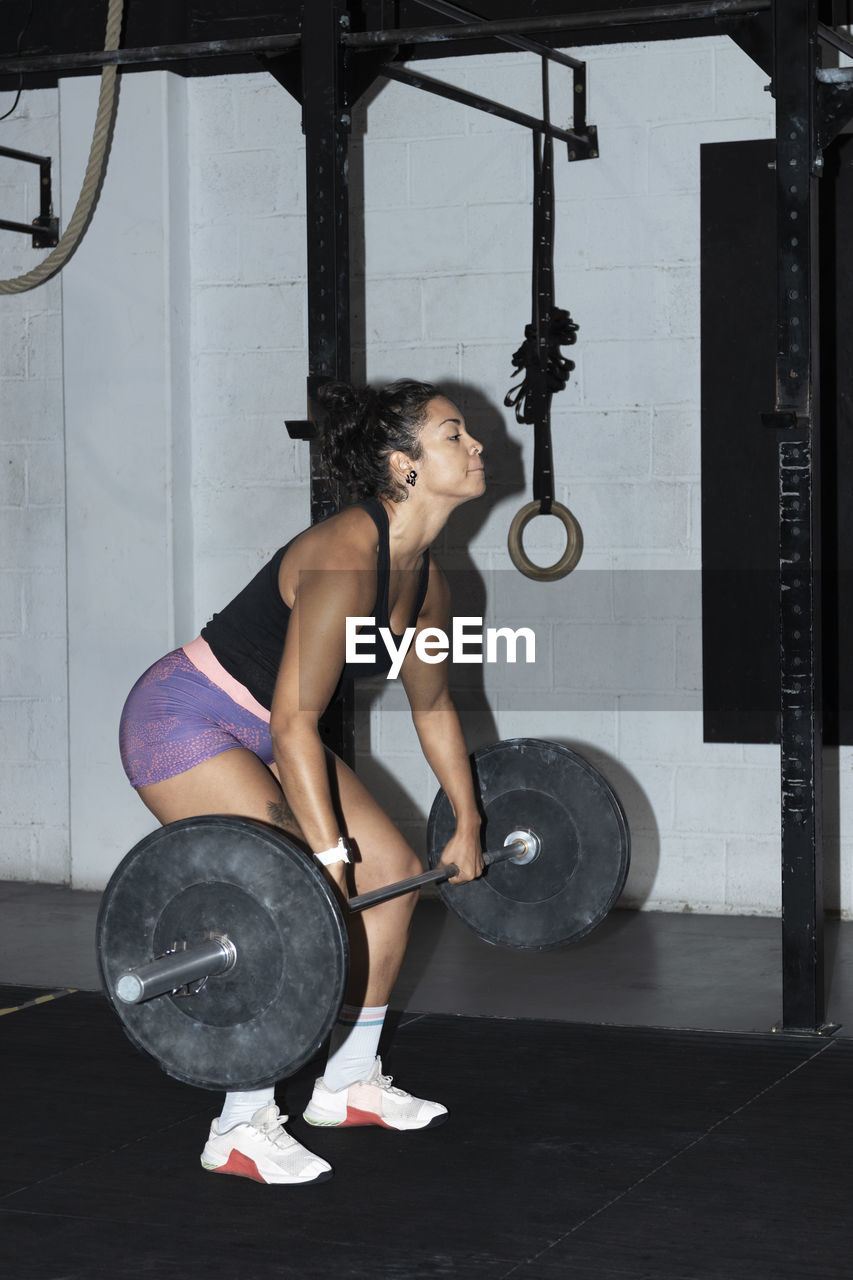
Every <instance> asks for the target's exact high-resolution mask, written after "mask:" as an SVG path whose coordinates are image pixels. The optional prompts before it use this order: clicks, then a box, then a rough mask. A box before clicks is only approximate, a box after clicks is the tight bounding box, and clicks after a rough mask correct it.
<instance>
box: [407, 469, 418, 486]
mask: <svg viewBox="0 0 853 1280" xmlns="http://www.w3.org/2000/svg"><path fill="white" fill-rule="evenodd" d="M417 478H418V473H417V471H410V472H409V473H408V474H407V476H406V484H410V485H411V486H412V488H413V489H414V487H415V481H416V480H417Z"/></svg>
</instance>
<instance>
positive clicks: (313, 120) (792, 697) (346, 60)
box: [0, 0, 853, 1034]
mask: <svg viewBox="0 0 853 1280" xmlns="http://www.w3.org/2000/svg"><path fill="white" fill-rule="evenodd" d="M478 2H480V3H481V2H482V0H478ZM579 2H580V3H581V4H583V3H584V2H586V3H587V4H588V6H589V7H588V8H585V9H582V10H580V9H579V10H577V11H576V10H575V8H574V7H573V6H572V5H571V3H570V0H563V2H562V3H561V0H539V3H538V4H537V6H536V8H537V16H535V17H531V15H530V13H529V11H528V10H529V7H530V6H528V5H527V4H523V3H521V0H517V2H516V0H493V2H492V3H490V5H489V9H490V16H489V18H488V19H484V18H479V17H477V16H476V15H473V13H472V11H471V10H470V9H468V8H463V7H462V6H459V5H456V4H451V3H449V0H397V3H395V4H394V6H393V10H394V14H395V20H396V21H397V22H398V26H396V27H393V28H389V27H388V26H387V25H385V23H384V21H383V19H384V17H385V14H386V13H387V12H388V10H389V8H390V6H389V5H387V4H386V3H384V0H352V2H350V0H326V2H325V3H322V4H313V3H311V4H309V3H305V4H304V5H299V4H285V5H284V6H282V5H281V4H279V5H278V6H277V8H276V9H275V10H274V11H272V10H271V12H270V14H268V15H255V16H254V17H253V16H252V15H248V16H246V17H242V18H239V19H238V23H237V25H236V26H235V25H233V23H234V14H233V8H232V7H230V6H227V5H226V3H225V0H211V2H210V4H209V5H208V6H207V16H208V18H209V21H208V27H209V35H210V36H211V37H212V38H209V39H207V40H195V41H185V42H183V43H175V42H174V41H173V42H172V43H171V44H166V43H161V44H150V45H146V43H145V41H144V40H138V43H137V47H135V48H129V49H125V50H120V51H118V53H116V54H115V55H105V54H103V53H80V52H79V51H78V49H77V48H76V47H75V44H74V40H75V39H76V40H80V39H83V38H84V37H83V36H82V35H80V34H79V32H80V31H82V30H83V28H84V26H85V29H86V30H87V31H88V30H89V29H92V30H93V32H94V30H96V29H97V28H92V27H91V20H90V16H88V15H83V14H82V13H81V12H80V6H76V7H75V23H77V33H76V34H75V36H74V37H73V38H72V37H71V36H70V35H69V36H67V37H66V40H65V44H66V52H64V53H53V54H50V55H46V56H40V57H26V56H25V57H16V58H7V59H0V87H3V77H4V76H5V77H6V78H7V80H8V78H9V77H10V76H11V75H12V74H13V73H14V74H15V75H19V74H20V75H22V76H24V78H25V82H26V81H27V79H29V81H30V83H33V84H44V83H46V82H50V79H49V78H50V76H51V75H53V77H54V80H53V82H55V77H56V75H57V74H60V73H71V74H74V73H80V72H81V71H83V70H91V69H93V68H96V67H99V66H102V65H105V64H106V63H108V62H114V63H115V64H117V65H121V66H123V67H124V68H125V69H126V70H128V71H129V70H133V69H134V68H136V69H141V68H142V67H146V66H148V67H150V66H157V65H161V64H166V63H168V62H169V61H172V60H174V65H175V69H176V70H178V71H180V72H182V73H183V74H207V73H208V72H209V71H210V69H211V66H212V65H215V66H216V68H217V69H218V70H225V71H234V70H235V69H238V70H246V71H248V70H253V69H255V68H256V67H257V60H258V59H259V60H260V61H261V65H263V66H265V67H266V68H267V69H268V70H269V71H270V72H271V73H272V74H273V75H275V76H276V78H277V79H278V80H279V81H280V82H281V83H282V84H283V85H285V87H287V88H288V89H289V90H290V91H291V92H292V93H294V94H295V95H296V96H297V97H298V98H299V99H300V101H301V102H302V104H303V110H304V129H305V134H306V147H307V170H308V183H309V199H310V207H311V209H312V217H311V218H310V219H309V221H308V254H309V270H308V276H309V283H308V290H309V386H308V392H309V406H310V407H309V418H310V417H311V416H312V414H313V400H314V394H315V392H316V388H317V385H318V383H319V382H321V381H322V380H324V379H326V378H329V377H347V376H348V373H349V369H350V334H349V244H348V233H347V221H348V194H347V175H346V160H347V145H348V130H349V123H350V120H349V114H350V110H351V107H352V104H353V103H354V102H355V101H356V100H357V98H358V96H359V95H360V93H361V92H363V91H364V89H365V88H366V87H367V86H368V85H369V84H370V83H371V82H372V81H373V80H375V78H376V77H377V76H380V75H384V76H386V77H387V78H393V79H397V80H400V81H403V82H405V83H408V84H413V85H416V86H417V87H419V88H423V89H427V90H428V91H430V92H436V93H443V94H445V96H454V97H455V98H456V100H457V101H464V102H466V103H467V104H468V105H470V106H472V107H475V108H477V109H480V110H486V111H490V112H492V113H494V114H500V115H502V116H504V117H505V118H507V119H515V120H516V121H517V123H520V124H523V125H525V126H527V127H529V128H533V129H538V130H540V131H548V130H546V129H545V128H544V122H543V121H536V120H535V119H533V118H532V117H527V116H524V115H523V114H522V113H510V111H509V109H507V108H504V107H502V106H501V105H500V104H496V103H492V102H489V100H487V99H482V98H478V96H477V95H474V94H467V93H462V92H461V91H457V90H452V89H451V88H450V87H449V86H445V85H441V84H440V83H439V82H438V81H435V80H434V79H432V78H431V77H426V76H419V75H417V74H416V73H414V72H412V71H410V70H409V69H408V68H404V67H401V66H400V65H399V63H400V62H401V61H406V62H410V61H412V60H413V59H417V58H429V57H436V56H441V57H446V56H448V55H451V56H453V55H464V54H469V53H471V52H489V53H491V52H498V51H499V50H500V49H502V48H505V47H506V45H507V44H508V43H509V44H511V45H513V47H521V48H527V49H530V48H531V47H532V48H533V49H534V51H535V52H539V53H540V54H542V55H543V56H548V57H550V58H551V59H553V60H554V61H558V62H563V63H564V64H565V65H569V66H571V67H572V69H573V71H575V74H576V75H578V74H579V73H578V72H577V68H576V66H575V62H574V60H573V59H570V58H568V57H567V55H564V54H560V53H557V52H556V51H553V50H551V49H550V47H549V46H550V45H551V44H553V43H558V42H562V43H564V44H565V43H569V42H570V40H574V41H575V42H576V43H593V42H595V43H615V42H620V41H624V40H627V39H632V38H638V39H639V38H643V39H660V38H669V39H677V38H679V37H681V36H696V35H699V34H705V33H707V32H709V31H716V32H719V33H725V34H728V35H729V36H730V37H731V38H732V39H733V40H734V41H736V42H737V43H738V44H739V45H740V46H741V48H743V49H744V50H745V51H746V52H747V53H748V54H749V55H750V57H752V58H753V59H754V61H755V62H756V63H757V64H758V65H759V66H761V67H762V68H763V69H764V70H765V71H766V72H767V73H768V74H769V75H770V76H771V77H772V86H771V87H772V90H773V92H774V95H775V98H776V120H777V128H776V135H777V184H778V203H777V227H778V282H779V284H778V288H779V293H778V322H777V378H776V388H777V390H776V403H775V405H774V406H773V408H772V410H771V409H769V407H768V412H767V413H766V414H764V415H763V418H764V421H765V424H766V425H767V426H769V427H771V428H773V429H774V430H776V431H777V432H778V437H779V438H778V450H779V480H780V487H779V556H780V568H781V580H782V596H781V602H780V615H779V616H780V628H779V634H780V676H781V695H780V742H781V825H782V865H783V880H782V894H783V909H782V917H783V925H782V932H783V1010H782V1021H781V1029H782V1030H784V1031H786V1032H794V1033H808V1034H814V1033H821V1032H825V1031H827V1030H830V1029H831V1028H828V1027H827V1026H826V1024H825V1007H824V975H823V932H822V930H823V889H822V833H821V814H822V798H821V750H822V725H821V679H822V673H821V660H820V624H821V601H820V511H819V489H820V416H819V413H820V411H819V403H818V394H817V389H818V381H819V369H818V339H819V333H818V307H817V264H818V250H819V245H818V220H817V211H818V186H819V177H820V172H821V167H822V161H821V155H820V151H821V148H822V147H824V146H826V145H827V143H828V142H829V141H831V139H832V138H833V137H834V136H835V134H836V133H837V132H838V131H839V130H840V128H841V127H842V126H843V125H844V123H845V122H846V121H847V120H849V119H850V118H851V117H853V72H848V71H839V70H837V69H831V68H829V69H826V70H824V69H822V68H821V66H820V52H819V47H820V44H821V42H822V43H823V44H824V45H828V46H830V47H834V48H835V49H837V50H840V51H842V52H844V53H848V54H853V41H851V39H850V38H849V37H848V36H847V35H845V34H844V33H842V32H839V31H837V30H835V29H834V27H835V25H838V24H840V23H842V22H844V21H847V20H849V15H842V12H841V5H840V4H839V0H686V2H677V3H664V2H663V0H659V3H657V4H654V5H637V4H631V3H626V2H625V0H622V3H621V4H609V3H608V0H579ZM49 3H55V4H56V6H57V8H56V12H57V14H61V13H62V12H63V8H62V6H61V4H60V0H49ZM130 4H131V9H132V16H133V18H134V22H135V24H136V25H135V26H134V31H136V30H142V29H144V30H145V31H146V32H148V30H149V29H150V26H151V23H152V21H153V19H152V17H151V14H150V10H148V11H146V9H145V6H144V5H142V3H141V0H140V2H139V3H138V4H137V0H130ZM83 7H84V8H85V6H83ZM424 10H429V11H432V12H438V13H440V14H443V15H445V16H449V17H453V18H456V19H457V21H456V23H455V24H454V25H445V26H427V25H418V23H419V21H420V17H419V15H420V14H422V13H423V11H424ZM172 12H173V13H174V9H173V10H172ZM300 12H301V17H302V29H301V35H300V34H299V33H298V32H299V18H300ZM827 17H829V19H830V21H829V22H825V21H824V19H825V18H827ZM84 18H85V21H84ZM469 18H473V20H471V21H469ZM6 21H7V22H9V19H6ZM98 22H100V16H98ZM146 22H147V23H148V26H146ZM163 22H164V23H165V19H163ZM229 23H231V24H232V25H231V26H230V30H229V26H228V24H229ZM253 23H254V25H253ZM184 25H185V26H186V25H188V24H187V23H185V24H184ZM199 25H203V23H199V22H196V27H198V26H199ZM131 26H133V23H131ZM56 29H57V30H63V31H67V27H64V26H63V25H62V23H61V22H60V23H58V25H57V27H56ZM164 29H166V28H165V26H164ZM270 29H272V30H273V31H278V32H279V34H277V35H276V34H270ZM225 31H229V35H228V37H227V38H226V37H225V36H224V32H225ZM238 31H239V32H240V34H239V35H237V34H231V33H236V32H238ZM168 33H169V34H170V35H172V36H174V34H175V29H174V25H173V26H172V27H170V28H168ZM16 34H17V33H16ZM195 34H197V35H199V34H201V32H200V31H199V30H196V32H195ZM532 36H533V37H536V38H537V40H538V41H540V42H542V43H541V44H534V43H533V41H532V40H531V37H532ZM96 40H97V36H96V35H95V34H92V35H91V36H90V37H89V40H88V43H89V45H90V47H91V46H92V45H94V44H95V43H96ZM0 42H2V23H0ZM128 43H130V39H129V40H128ZM6 44H7V47H14V45H13V42H12V40H8V41H7V42H6ZM543 46H545V47H543ZM40 47H41V48H44V47H45V45H44V42H43V43H42V44H41V46H40ZM51 47H55V44H52V46H51ZM250 55H254V59H252V58H251V56H250ZM214 58H216V59H217V61H216V63H215V64H214V63H213V59H214ZM241 58H242V59H243V61H240V59H241ZM197 59H198V60H199V61H198V62H196V61H195V60H197ZM45 77H47V78H48V79H47V81H46V80H45ZM578 84H580V88H578ZM303 86H304V89H305V91H304V94H303ZM575 89H576V95H577V100H576V104H575V105H576V111H575V121H574V129H573V130H572V131H569V130H559V129H551V130H550V132H551V133H552V134H553V136H556V137H561V138H562V140H564V141H567V142H568V143H569V145H570V147H574V148H576V155H577V157H578V158H581V155H590V156H591V155H593V154H595V153H596V150H597V143H596V140H595V135H594V131H593V130H592V129H590V128H589V127H588V126H587V125H586V120H585V105H586V104H585V99H586V92H585V81H583V79H582V78H581V79H580V80H576V85H575ZM321 169H322V173H321ZM289 428H290V430H291V433H292V434H294V435H301V436H303V437H305V438H310V437H311V435H312V434H313V429H312V426H311V423H310V421H309V422H306V423H291V424H289ZM311 475H312V518H314V519H316V518H320V517H322V516H323V515H325V514H327V513H328V511H329V510H331V509H332V508H333V507H334V505H335V501H336V498H337V495H336V494H334V493H333V492H331V490H330V487H329V484H328V480H327V477H326V476H325V475H324V474H323V472H322V468H321V466H320V463H319V459H318V458H317V456H316V452H315V446H314V445H313V443H312V456H311ZM333 737H334V739H335V742H336V745H337V746H338V749H343V751H344V754H345V755H349V756H350V757H351V753H352V742H353V732H352V715H351V710H350V711H349V712H347V711H346V710H345V711H344V714H343V716H342V718H341V720H340V723H339V725H338V728H337V730H336V731H335V735H333Z"/></svg>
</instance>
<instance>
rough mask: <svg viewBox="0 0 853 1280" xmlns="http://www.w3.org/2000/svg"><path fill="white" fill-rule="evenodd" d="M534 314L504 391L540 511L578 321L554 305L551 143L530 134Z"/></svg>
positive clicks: (550, 477)
mask: <svg viewBox="0 0 853 1280" xmlns="http://www.w3.org/2000/svg"><path fill="white" fill-rule="evenodd" d="M542 98H543V117H544V119H545V120H546V121H547V120H548V118H549V112H548V67H547V62H546V60H545V59H544V58H543V59H542ZM532 292H533V300H532V301H533V308H532V309H533V318H532V322H531V323H530V324H529V325H526V326H525V329H524V342H523V343H522V345H521V346H520V347H519V349H518V351H516V352H515V354H514V355H513V357H512V363H513V365H514V367H515V369H516V370H517V371H518V372H521V370H524V371H525V372H524V379H523V381H522V382H521V383H519V385H518V386H516V387H513V388H511V390H510V391H508V392H507V394H506V397H505V399H504V404H506V405H508V406H509V407H511V408H514V409H515V416H516V420H517V421H518V422H524V423H529V424H531V425H532V426H533V497H534V499H536V500H537V501H538V502H539V510H540V512H542V514H543V515H548V514H549V513H550V511H551V503H552V502H553V501H554V472H553V467H552V459H551V399H552V397H553V395H554V393H555V392H557V391H562V389H563V387H564V386H565V385H566V383H567V382H568V379H569V374H570V373H571V372H572V370H573V369H574V367H575V366H574V363H573V361H571V360H568V359H566V357H565V356H563V355H562V354H561V353H560V347H561V346H570V345H571V344H572V343H574V342H575V341H576V335H577V329H578V326H577V325H576V324H575V322H574V320H572V318H571V316H570V315H569V313H568V311H563V310H562V309H561V308H560V307H556V306H555V305H554V142H553V139H552V138H551V137H550V136H547V137H546V136H543V135H542V134H541V133H534V134H533V282H532Z"/></svg>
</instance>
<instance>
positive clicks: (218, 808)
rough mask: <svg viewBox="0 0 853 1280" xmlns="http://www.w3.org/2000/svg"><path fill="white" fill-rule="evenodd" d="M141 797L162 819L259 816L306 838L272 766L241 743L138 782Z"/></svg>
mask: <svg viewBox="0 0 853 1280" xmlns="http://www.w3.org/2000/svg"><path fill="white" fill-rule="evenodd" d="M138 790H139V796H140V798H141V799H142V801H143V802H144V803H145V804H146V805H147V806H148V808H149V809H150V810H151V812H152V813H153V814H154V816H155V818H157V819H158V821H160V822H162V823H167V822H177V821H178V820H179V819H181V818H196V817H199V816H200V815H202V814H208V813H211V814H213V813H215V814H220V813H222V814H233V815H236V816H237V817H242V818H258V819H259V820H260V821H261V822H270V823H273V824H274V825H275V826H277V827H281V828H282V829H283V830H284V831H287V832H288V833H289V834H290V835H292V836H296V837H301V832H300V829H299V824H298V823H297V821H296V819H295V818H294V816H293V814H292V813H291V812H290V808H289V806H288V805H287V803H286V801H285V799H284V796H283V794H282V790H281V787H280V786H279V784H278V782H277V780H276V779H275V777H274V776H273V774H272V772H271V770H270V769H268V768H267V766H266V765H265V764H264V762H263V761H262V760H260V759H259V758H258V756H256V755H255V754H254V753H253V752H251V751H247V750H245V749H244V748H242V747H234V748H232V749H231V750H230V751H222V752H220V753H219V754H218V755H215V756H212V757H211V758H210V759H209V760H204V761H203V762H202V763H201V764H197V765H195V766H194V767H193V768H192V769H187V770H186V771H185V772H184V773H178V774H175V775H174V776H173V777H171V778H164V779H163V780H162V781H161V782H153V783H150V784H149V785H148V786H144V787H139V788H138Z"/></svg>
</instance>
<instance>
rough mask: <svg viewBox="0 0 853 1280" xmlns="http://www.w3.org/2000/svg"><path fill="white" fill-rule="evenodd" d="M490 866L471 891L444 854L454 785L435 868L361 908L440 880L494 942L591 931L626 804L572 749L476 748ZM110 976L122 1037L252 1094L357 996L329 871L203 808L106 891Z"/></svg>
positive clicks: (215, 1085) (104, 927)
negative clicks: (348, 994) (350, 995)
mask: <svg viewBox="0 0 853 1280" xmlns="http://www.w3.org/2000/svg"><path fill="white" fill-rule="evenodd" d="M471 759H472V768H473V772H474V777H475V783H476V787H477V791H478V795H479V801H480V807H481V812H482V815H483V833H484V838H485V843H486V846H487V852H486V853H485V854H484V857H483V861H484V863H485V864H486V866H487V868H488V869H487V872H486V873H485V874H484V875H483V876H481V877H480V878H479V879H478V880H474V881H471V882H469V883H466V884H462V885H451V884H448V883H447V881H448V880H449V879H452V877H453V876H454V875H455V874H456V871H457V868H455V867H453V866H439V865H438V861H439V859H440V857H441V855H442V852H443V851H444V848H445V846H446V844H447V842H448V840H449V839H450V838H451V836H452V835H453V832H454V830H455V820H454V816H453V811H452V808H451V806H450V803H449V801H448V799H447V797H446V795H445V793H444V792H443V791H441V790H440V791H439V792H438V794H437V796H436V798H435V801H434V802H433V805H432V809H431V811H430V816H429V823H428V832H427V843H428V861H429V864H430V869H429V870H427V871H425V872H423V873H422V874H420V875H417V876H412V877H410V878H409V879H407V880H401V881H398V882H396V883H394V884H390V885H387V886H384V887H383V888H379V889H374V890H371V891H370V892H368V893H363V894H360V895H359V896H357V897H354V898H352V899H351V900H350V902H349V904H348V913H352V912H358V911H362V910H365V909H367V908H370V907H372V906H375V905H377V904H378V903H380V902H385V901H388V900H389V899H391V898H393V897H396V896H399V895H400V894H403V893H410V892H412V891H414V890H416V889H418V888H420V887H421V886H422V885H424V884H430V883H434V884H436V885H437V886H438V890H439V893H440V894H441V896H442V898H443V900H444V901H445V903H446V904H447V905H448V906H449V907H450V908H451V909H452V910H453V911H454V912H455V913H456V915H458V916H459V918H460V919H461V920H462V921H464V922H465V923H466V924H468V925H469V926H470V927H471V928H473V929H474V930H475V932H477V933H478V934H479V935H480V936H481V937H482V938H484V939H485V940H486V941H487V942H491V943H494V944H496V945H501V946H509V947H513V948H520V949H525V950H534V951H543V950H547V949H550V948H552V947H557V946H562V945H565V944H567V943H570V942H573V941H576V940H577V939H579V938H582V937H584V936H585V935H586V934H587V933H589V932H590V931H591V930H592V929H594V928H595V927H596V925H597V924H599V923H600V922H601V921H602V920H603V919H604V917H605V916H606V915H607V913H608V911H609V910H610V909H611V907H612V906H613V905H614V903H615V902H616V900H617V898H618V897H619V894H620V893H621V891H622V888H623V886H624V883H625V878H626V876H627V874H628V865H629V857H630V839H629V833H628V826H627V822H626V820H625V815H624V813H623V810H622V806H621V805H620V803H619V800H618V799H617V797H616V795H615V793H614V792H613V790H612V788H611V787H610V785H609V783H608V782H607V781H606V779H605V778H604V777H603V776H602V774H601V773H599V772H598V770H597V769H595V768H594V767H593V766H592V765H591V764H590V763H589V762H588V761H586V760H584V759H583V757H581V756H580V755H578V754H577V753H576V752H574V751H572V750H570V749H569V748H568V747H564V746H562V745H560V744H558V743H553V742H544V741H541V740H539V739H535V738H515V739H510V740H509V741H505V742H498V743H495V744H493V745H492V746H488V747H484V748H482V749H481V750H479V751H477V752H475V753H474V755H473V756H472V758H471ZM96 933H97V954H98V964H99V968H100V973H101V980H102V984H103V987H104V990H105V992H106V995H107V998H108V1000H109V1001H110V1004H111V1005H112V1008H113V1010H114V1011H115V1012H116V1014H117V1015H118V1017H119V1018H120V1020H121V1022H122V1025H123V1027H124V1030H125V1033H126V1034H127V1035H128V1037H129V1038H130V1040H131V1041H132V1042H133V1044H135V1045H136V1046H137V1048H139V1049H142V1050H143V1051H145V1052H147V1053H149V1054H151V1055H152V1056H153V1057H154V1058H155V1059H156V1060H157V1061H158V1062H159V1064H160V1066H161V1067H162V1068H163V1069H164V1070H165V1071H166V1072H167V1073H168V1074H169V1075H171V1076H173V1077H174V1078H176V1079H178V1080H181V1081H183V1082H184V1083H186V1084H193V1085H197V1086H199V1087H201V1088H206V1089H215V1090H228V1089H255V1088H260V1087H261V1086H263V1085H267V1084H270V1083H273V1082H275V1081H276V1080H280V1079H283V1078H285V1077H287V1076H289V1075H293V1074H294V1073H295V1072H297V1071H298V1070H299V1069H300V1068H301V1067H302V1066H303V1065H304V1064H305V1063H306V1062H308V1061H309V1060H310V1059H311V1058H312V1057H314V1055H315V1054H316V1053H318V1052H319V1050H320V1049H321V1047H322V1045H323V1042H324V1041H325V1039H326V1038H327V1036H328V1035H329V1033H330V1031H331V1029H332V1026H333V1024H334V1022H335V1019H336V1017H337V1014H338V1010H339V1009H340V1006H341V1003H342V1002H343V998H344V990H345V987H346V981H347V972H348V967H349V947H348V941H347V927H346V920H345V914H344V912H343V911H342V910H341V908H340V906H339V904H338V900H337V898H336V896H335V894H334V892H333V890H332V888H331V887H330V885H329V882H328V881H327V880H326V878H325V876H324V875H323V873H322V872H321V871H320V869H319V867H318V866H317V865H316V864H315V863H314V861H313V860H312V859H311V858H310V857H308V856H307V855H306V854H305V852H304V851H303V850H302V849H300V848H299V847H298V846H297V845H296V844H294V843H293V841H291V840H290V839H289V838H288V837H287V836H286V835H285V834H284V833H283V832H281V831H280V830H278V829H277V828H274V827H271V826H268V825H267V824H266V823H263V822H258V821H256V820H254V819H249V818H240V817H232V816H216V815H211V816H204V817H197V818H187V819H184V820H182V821H179V822H173V823H170V824H169V825H167V826H165V827H161V828H159V829H158V830H156V831H154V832H152V833H151V834H150V835H148V836H146V837H145V838H144V839H143V840H141V841H140V842H139V843H138V844H137V845H136V846H135V847H134V848H133V849H131V851H130V853H128V854H127V856H126V857H125V858H124V859H123V860H122V862H121V863H120V864H119V866H118V867H117V868H116V870H115V872H114V873H113V875H112V877H111V878H110V881H109V883H108V885H107V887H106V889H105V891H104V895H103V898H102V901H101V908H100V912H99V915H98V923H97V930H96Z"/></svg>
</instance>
